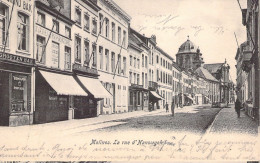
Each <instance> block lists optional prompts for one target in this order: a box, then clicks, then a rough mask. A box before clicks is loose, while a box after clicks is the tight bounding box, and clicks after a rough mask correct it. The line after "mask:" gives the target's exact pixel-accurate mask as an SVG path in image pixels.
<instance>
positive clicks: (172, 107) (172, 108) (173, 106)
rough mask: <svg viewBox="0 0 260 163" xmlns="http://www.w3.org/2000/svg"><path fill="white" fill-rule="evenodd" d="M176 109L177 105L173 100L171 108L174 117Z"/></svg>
mask: <svg viewBox="0 0 260 163" xmlns="http://www.w3.org/2000/svg"><path fill="white" fill-rule="evenodd" d="M174 109H175V105H174V102H172V106H171V110H172V116H173V117H174Z"/></svg>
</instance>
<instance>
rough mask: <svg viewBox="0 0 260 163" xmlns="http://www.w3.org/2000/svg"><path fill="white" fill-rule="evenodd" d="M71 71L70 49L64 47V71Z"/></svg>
mask: <svg viewBox="0 0 260 163" xmlns="http://www.w3.org/2000/svg"><path fill="white" fill-rule="evenodd" d="M70 69H71V48H70V47H67V46H65V70H70Z"/></svg>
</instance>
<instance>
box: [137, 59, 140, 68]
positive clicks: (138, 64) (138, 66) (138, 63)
mask: <svg viewBox="0 0 260 163" xmlns="http://www.w3.org/2000/svg"><path fill="white" fill-rule="evenodd" d="M137 68H140V59H137Z"/></svg>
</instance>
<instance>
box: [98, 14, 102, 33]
mask: <svg viewBox="0 0 260 163" xmlns="http://www.w3.org/2000/svg"><path fill="white" fill-rule="evenodd" d="M99 33H100V34H103V15H102V14H99Z"/></svg>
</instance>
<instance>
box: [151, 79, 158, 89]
mask: <svg viewBox="0 0 260 163" xmlns="http://www.w3.org/2000/svg"><path fill="white" fill-rule="evenodd" d="M149 89H152V90H157V89H158V84H157V83H155V82H153V81H149Z"/></svg>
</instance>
